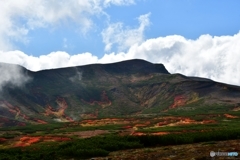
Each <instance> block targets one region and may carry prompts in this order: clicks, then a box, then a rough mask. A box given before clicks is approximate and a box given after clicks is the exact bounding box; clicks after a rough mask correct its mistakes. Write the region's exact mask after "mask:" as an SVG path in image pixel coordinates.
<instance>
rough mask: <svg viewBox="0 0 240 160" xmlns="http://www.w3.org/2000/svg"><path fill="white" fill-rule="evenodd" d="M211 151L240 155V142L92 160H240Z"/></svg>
mask: <svg viewBox="0 0 240 160" xmlns="http://www.w3.org/2000/svg"><path fill="white" fill-rule="evenodd" d="M211 151H214V152H218V151H219V152H238V154H240V140H229V141H214V142H203V143H195V144H186V145H173V146H163V147H156V148H143V149H130V150H124V151H117V152H111V153H110V154H109V156H107V157H98V158H92V160H93V159H94V160H205V159H206V160H224V159H227V160H236V159H238V160H240V155H238V156H237V157H223V156H222V157H217V156H215V157H210V152H211Z"/></svg>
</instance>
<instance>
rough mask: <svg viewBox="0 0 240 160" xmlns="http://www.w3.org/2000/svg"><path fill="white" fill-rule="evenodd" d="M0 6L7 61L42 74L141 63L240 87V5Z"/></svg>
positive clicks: (203, 0) (53, 1) (201, 0)
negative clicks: (96, 65)
mask: <svg viewBox="0 0 240 160" xmlns="http://www.w3.org/2000/svg"><path fill="white" fill-rule="evenodd" d="M0 6H1V7H0V23H1V27H0V51H1V52H0V61H1V62H7V63H16V64H20V65H23V66H24V67H26V68H28V69H30V70H34V71H37V70H41V69H50V68H59V67H67V66H76V65H84V64H91V63H110V62H116V61H121V60H126V59H132V58H141V59H145V60H148V61H150V62H153V63H163V64H164V65H165V66H166V67H167V69H168V70H169V71H170V72H172V73H176V72H179V73H182V74H186V75H189V76H202V77H206V78H211V79H214V80H217V81H221V82H225V83H231V84H237V85H238V84H239V85H240V65H239V64H238V60H240V47H239V46H240V43H239V42H240V33H239V31H240V19H239V17H240V10H239V6H240V1H239V0H231V1H227V0H211V1H210V0H181V1H179V0H68V1H64V0H36V1H31V0H20V1H15V0H8V1H5V0H4V1H1V2H0ZM196 63H198V64H196ZM238 71H239V74H236V72H238ZM230 77H231V78H230Z"/></svg>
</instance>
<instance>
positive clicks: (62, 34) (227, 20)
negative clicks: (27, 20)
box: [15, 0, 240, 58]
mask: <svg viewBox="0 0 240 160" xmlns="http://www.w3.org/2000/svg"><path fill="white" fill-rule="evenodd" d="M239 6H240V2H239V1H237V0H235V1H231V3H230V2H229V1H226V0H224V1H223V0H212V1H208V0H181V1H177V0H138V1H136V2H135V4H133V5H123V6H116V5H113V6H110V7H107V8H106V9H105V12H106V13H107V14H108V15H109V16H110V20H109V21H108V20H107V17H106V16H104V15H100V16H99V17H97V16H93V17H91V18H92V19H93V22H94V27H93V28H91V29H90V30H89V31H88V32H87V33H81V32H78V27H79V26H78V25H77V24H75V23H74V22H71V21H69V23H67V24H66V23H64V22H60V24H58V26H54V27H53V28H52V27H47V28H38V29H36V30H32V31H29V33H28V35H27V36H28V38H29V42H28V43H27V44H24V43H22V42H21V41H20V42H17V43H16V42H15V47H16V48H17V49H19V50H22V51H24V52H25V53H28V54H32V55H36V56H39V55H41V54H48V53H50V52H52V51H58V50H64V51H67V52H68V53H69V54H76V53H82V52H91V53H93V54H94V55H97V56H98V57H99V58H100V57H102V56H103V55H104V53H105V52H104V43H103V42H102V36H101V31H102V30H103V29H104V28H105V27H107V23H117V22H122V23H123V24H124V26H125V27H137V26H138V21H137V17H139V16H140V15H143V14H147V13H151V15H150V16H149V20H150V21H151V24H150V25H149V26H148V27H147V28H146V30H145V32H144V34H145V38H146V39H148V38H155V37H159V36H167V35H175V34H177V35H182V36H184V37H186V38H190V39H196V38H198V37H199V36H200V35H202V34H210V35H212V36H221V35H233V34H236V33H238V31H239V29H240V20H239V17H240V10H239ZM23 23H24V22H23ZM46 37H48V38H47V39H46Z"/></svg>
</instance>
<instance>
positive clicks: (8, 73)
mask: <svg viewBox="0 0 240 160" xmlns="http://www.w3.org/2000/svg"><path fill="white" fill-rule="evenodd" d="M0 74H1V76H0V92H1V91H2V89H3V87H4V86H6V85H10V86H11V87H22V86H23V85H24V84H25V83H26V82H28V81H29V80H30V79H31V78H30V77H29V76H28V75H27V74H25V73H24V71H23V68H22V67H20V66H18V65H10V64H5V63H0Z"/></svg>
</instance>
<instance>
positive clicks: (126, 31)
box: [101, 13, 150, 52]
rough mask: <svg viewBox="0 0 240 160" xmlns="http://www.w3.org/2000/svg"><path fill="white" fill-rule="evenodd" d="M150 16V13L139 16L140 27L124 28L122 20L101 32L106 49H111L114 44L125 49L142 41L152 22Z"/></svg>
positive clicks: (120, 49)
mask: <svg viewBox="0 0 240 160" xmlns="http://www.w3.org/2000/svg"><path fill="white" fill-rule="evenodd" d="M149 16H150V13H148V14H145V15H141V16H140V17H138V21H139V27H138V28H129V27H127V28H124V26H123V23H121V22H118V23H113V24H110V25H109V26H108V27H107V28H106V29H104V30H103V31H102V33H101V34H102V38H103V42H104V43H105V51H107V52H109V51H111V49H112V46H113V45H116V46H117V48H118V50H119V51H123V50H126V49H128V48H129V47H130V46H132V45H134V44H135V43H141V42H142V41H143V40H144V30H145V28H146V27H147V26H149V24H150V21H149Z"/></svg>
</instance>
